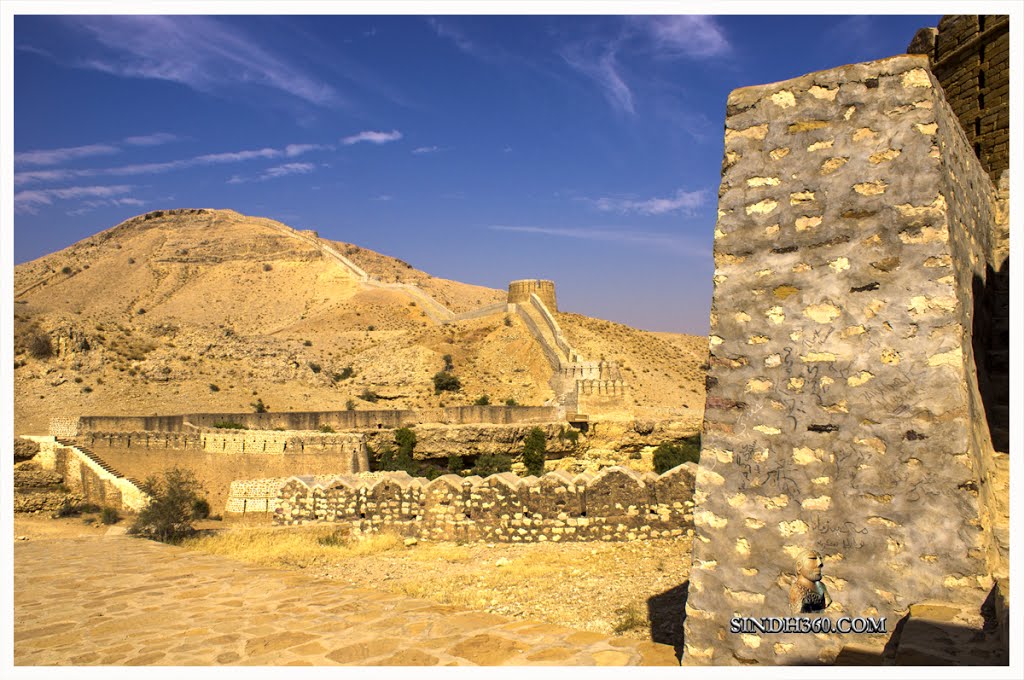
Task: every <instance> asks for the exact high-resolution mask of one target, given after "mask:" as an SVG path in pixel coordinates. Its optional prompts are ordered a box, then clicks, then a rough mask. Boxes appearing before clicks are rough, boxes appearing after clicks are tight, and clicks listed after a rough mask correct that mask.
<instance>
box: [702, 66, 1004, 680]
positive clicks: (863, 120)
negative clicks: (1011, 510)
mask: <svg viewBox="0 0 1024 680" xmlns="http://www.w3.org/2000/svg"><path fill="white" fill-rule="evenodd" d="M727 114H728V117H727V119H726V132H725V159H724V163H723V175H722V186H721V189H720V192H719V196H720V199H719V220H718V224H717V227H716V230H715V249H714V255H715V278H714V282H715V288H714V298H713V303H712V313H711V336H710V359H709V364H710V370H709V373H708V377H707V385H708V390H707V404H706V410H705V421H704V432H703V436H702V451H701V461H700V467H699V469H698V471H697V479H696V489H695V491H694V503H695V507H694V524H695V532H696V536H695V540H694V556H693V568H692V572H691V579H690V590H689V597H688V600H687V606H686V610H687V616H686V652H685V656H684V662H686V663H689V664H735V663H750V662H758V663H768V664H778V663H782V664H785V663H798V662H804V661H810V662H827V661H830V660H832V659H833V658H834V657H835V656H836V654H837V653H838V651H839V650H840V649H841V647H842V646H843V645H844V644H845V643H846V642H850V641H852V640H850V639H849V637H843V636H841V635H838V634H829V635H784V636H772V637H770V638H769V637H763V636H760V635H756V634H755V635H731V634H729V633H728V632H727V631H728V627H729V619H730V617H733V616H751V617H763V616H783V615H786V614H787V613H789V604H788V597H787V596H788V589H789V586H790V584H791V583H792V579H793V575H794V573H795V565H794V562H795V559H796V558H797V557H798V556H799V555H800V553H801V552H802V551H804V550H806V549H815V550H818V551H820V552H821V553H822V555H823V556H824V562H825V569H824V573H825V584H826V586H827V587H828V589H829V591H830V592H831V595H832V599H833V600H834V601H835V602H836V603H837V605H838V607H837V608H834V609H833V610H829V613H831V612H832V611H836V612H842V613H843V614H844V615H849V616H876V617H877V616H884V617H887V619H888V620H889V621H890V622H895V621H897V620H899V619H900V617H902V616H903V615H904V614H906V613H907V611H908V608H909V606H910V605H911V604H912V603H916V602H922V601H924V600H929V599H941V600H945V601H949V602H953V603H960V604H970V603H977V604H980V603H981V602H982V601H983V600H984V599H985V596H986V595H987V593H988V590H989V588H991V586H992V579H991V578H990V576H989V573H990V572H989V570H988V568H987V566H986V554H987V551H988V550H989V544H990V542H991V535H990V534H988V531H989V528H988V527H985V526H984V524H983V523H984V521H985V503H986V501H985V493H986V491H985V490H984V487H985V486H986V485H988V484H989V483H990V480H989V479H988V478H987V476H986V470H987V469H989V468H990V467H991V465H992V462H993V460H994V457H997V456H999V455H1003V454H995V453H994V452H993V450H992V445H991V441H990V439H989V435H988V430H987V425H986V423H985V415H984V410H983V406H982V401H981V396H980V393H979V388H978V381H977V378H976V372H975V357H974V348H973V343H972V340H973V338H972V331H973V329H974V314H975V305H976V304H977V303H978V299H977V297H976V295H978V294H979V291H983V290H984V288H985V284H986V278H987V270H990V269H991V268H990V266H987V265H988V258H989V256H990V252H991V249H990V247H989V244H990V242H991V234H992V232H993V230H994V229H995V228H996V223H997V220H996V216H995V213H994V209H993V187H992V184H991V182H990V181H989V178H988V176H987V174H986V173H985V171H984V169H983V168H982V167H981V165H980V163H979V162H978V161H977V159H976V158H975V156H974V153H973V152H972V149H971V145H970V142H969V141H968V140H967V138H966V137H965V135H964V132H963V130H962V129H961V127H960V125H959V123H958V122H957V118H956V116H955V115H954V113H953V112H952V111H951V110H950V108H949V105H948V104H947V103H946V100H945V98H944V96H943V93H942V88H941V87H940V86H939V83H938V81H937V80H936V79H935V78H934V76H932V74H931V73H930V71H929V70H928V60H927V58H925V57H922V56H902V57H894V58H891V59H884V60H880V61H876V62H871V63H865V64H855V65H851V66H845V67H841V68H836V69H831V70H828V71H822V72H819V73H813V74H810V75H807V76H803V77H801V78H796V79H793V80H789V81H785V82H781V83H774V84H771V85H762V86H755V87H748V88H743V89H739V90H736V91H734V92H733V93H732V94H731V95H730V96H729V100H728V108H727ZM979 488H981V489H982V490H981V492H980V493H979Z"/></svg>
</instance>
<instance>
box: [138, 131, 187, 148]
mask: <svg viewBox="0 0 1024 680" xmlns="http://www.w3.org/2000/svg"><path fill="white" fill-rule="evenodd" d="M179 139H181V138H180V137H178V135H172V134H171V133H169V132H155V133H153V134H151V135H139V136H137V137H125V138H124V143H125V144H130V145H132V146H159V145H160V144H169V143H171V142H176V141H178V140H179Z"/></svg>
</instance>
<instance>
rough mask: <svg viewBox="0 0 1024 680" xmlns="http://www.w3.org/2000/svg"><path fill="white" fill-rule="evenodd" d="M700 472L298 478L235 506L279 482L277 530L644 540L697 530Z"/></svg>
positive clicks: (256, 486) (254, 486) (253, 490)
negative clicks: (308, 527)
mask: <svg viewBox="0 0 1024 680" xmlns="http://www.w3.org/2000/svg"><path fill="white" fill-rule="evenodd" d="M695 468H696V466H695V465H694V464H693V463H686V464H684V465H680V466H679V467H676V468H673V469H672V470H669V471H668V472H665V473H664V474H662V475H655V474H654V473H645V474H639V473H637V472H635V471H633V470H629V469H626V468H621V467H612V468H605V469H604V470H601V471H600V472H598V473H596V474H595V473H583V474H581V475H577V476H573V475H571V474H569V473H567V472H565V471H556V472H550V473H548V474H545V475H544V476H542V477H540V478H537V477H526V478H520V477H518V476H516V475H514V474H512V473H501V474H496V475H491V476H490V477H487V478H486V479H483V478H480V477H466V478H463V477H459V476H457V475H444V476H443V477H438V478H437V479H435V480H433V481H428V480H426V479H422V478H413V477H410V476H409V475H407V474H405V473H403V472H398V473H374V474H373V475H368V476H366V475H364V476H351V475H350V476H338V477H335V478H333V479H324V478H320V477H317V478H298V477H296V478H291V479H289V480H285V481H284V484H283V485H280V482H281V480H272V481H271V480H268V482H270V483H269V484H261V483H260V482H256V483H253V482H248V483H247V484H248V486H244V487H243V486H241V485H239V486H238V487H233V488H232V491H233V492H236V491H237V492H238V494H239V495H238V496H233V498H232V501H241V500H245V501H246V502H249V498H252V499H253V500H256V501H257V502H256V504H255V507H257V508H258V507H259V500H260V499H261V498H263V497H265V494H266V493H267V490H268V488H272V487H273V486H274V485H278V489H279V491H278V495H277V498H276V506H273V513H274V521H275V522H276V523H279V524H301V523H307V522H339V523H344V524H347V525H349V526H351V527H352V528H353V529H354V530H356V531H361V532H372V531H381V530H385V529H387V530H392V531H397V532H399V533H401V534H403V535H406V536H413V537H417V538H423V539H430V540H446V541H452V540H463V541H478V540H481V541H503V542H515V543H518V542H542V541H553V542H557V541H588V540H589V541H597V540H602V541H628V540H644V539H652V538H669V537H673V536H681V535H683V534H685V533H686V531H687V529H688V528H689V527H690V526H691V520H692V516H691V510H690V507H691V497H692V492H693V475H694V471H695ZM244 494H253V495H252V496H249V497H245V496H244ZM268 500H270V499H268ZM270 502H271V503H272V501H270ZM231 507H233V508H238V507H239V504H238V503H237V502H235V504H234V505H232V506H231ZM250 507H252V506H250Z"/></svg>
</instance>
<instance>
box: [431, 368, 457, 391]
mask: <svg viewBox="0 0 1024 680" xmlns="http://www.w3.org/2000/svg"><path fill="white" fill-rule="evenodd" d="M461 389H462V381H461V380H459V377H458V376H456V375H452V374H451V373H449V372H448V371H438V372H437V373H435V374H434V394H441V393H442V392H458V391H459V390H461Z"/></svg>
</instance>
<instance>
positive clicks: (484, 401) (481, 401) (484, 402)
mask: <svg viewBox="0 0 1024 680" xmlns="http://www.w3.org/2000/svg"><path fill="white" fill-rule="evenodd" d="M473 403H474V404H476V405H477V406H490V405H491V398H490V397H489V396H487V395H486V394H485V395H483V396H481V397H477V400H476V401H474V402H473Z"/></svg>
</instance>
